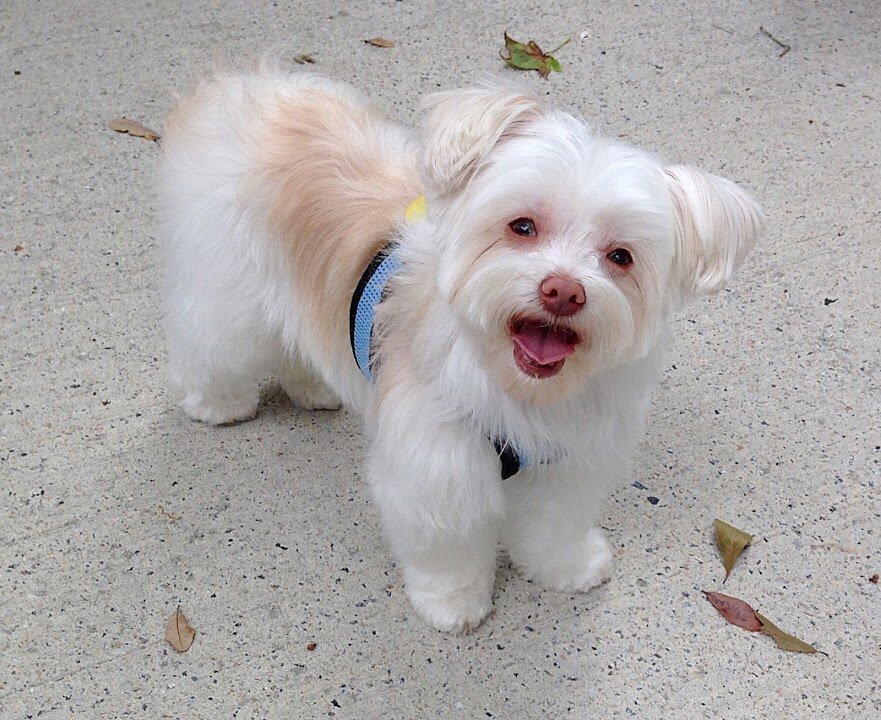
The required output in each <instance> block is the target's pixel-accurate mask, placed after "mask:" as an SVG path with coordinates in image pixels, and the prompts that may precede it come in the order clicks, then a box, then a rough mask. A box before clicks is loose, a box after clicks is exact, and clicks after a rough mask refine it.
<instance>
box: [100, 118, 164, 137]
mask: <svg viewBox="0 0 881 720" xmlns="http://www.w3.org/2000/svg"><path fill="white" fill-rule="evenodd" d="M107 127H109V128H110V129H111V130H115V131H116V132H119V133H126V134H128V135H132V136H133V137H142V138H145V139H147V140H154V141H155V140H158V139H159V133H158V132H156V131H155V130H151V129H150V128H148V127H147V126H145V125H141V123H139V122H138V121H137V120H129V119H128V118H118V119H116V120H111V121H110V122H109V123H108V125H107Z"/></svg>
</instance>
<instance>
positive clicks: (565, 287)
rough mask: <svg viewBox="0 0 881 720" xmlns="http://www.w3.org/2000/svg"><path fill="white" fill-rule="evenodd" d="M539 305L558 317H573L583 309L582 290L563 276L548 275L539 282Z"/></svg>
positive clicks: (578, 284)
mask: <svg viewBox="0 0 881 720" xmlns="http://www.w3.org/2000/svg"><path fill="white" fill-rule="evenodd" d="M540 295H541V304H542V305H544V309H545V310H547V311H548V312H549V313H553V314H554V315H557V316H559V317H566V316H568V315H574V314H575V313H577V312H578V311H579V310H581V308H582V307H584V300H585V298H584V288H583V287H582V285H581V283H580V282H577V281H575V280H573V279H572V278H570V277H566V276H565V275H548V276H547V277H546V278H545V279H544V280H542V282H541V294H540Z"/></svg>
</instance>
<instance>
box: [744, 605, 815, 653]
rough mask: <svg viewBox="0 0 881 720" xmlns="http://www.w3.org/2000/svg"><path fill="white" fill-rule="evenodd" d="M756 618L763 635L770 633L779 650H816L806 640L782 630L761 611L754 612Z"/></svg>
mask: <svg viewBox="0 0 881 720" xmlns="http://www.w3.org/2000/svg"><path fill="white" fill-rule="evenodd" d="M756 619H757V620H758V621H759V623H760V624H761V628H760V629H761V631H762V632H763V633H764V634H765V635H770V636H771V637H772V638H774V642H775V643H777V647H779V648H780V649H781V650H789V651H790V652H800V653H815V652H818V650H817V648H815V647H814V646H813V645H808V644H807V643H806V642H803V641H801V640H799V639H798V638H797V637H793V636H792V635H790V634H789V633H785V632H783V631H782V630H781V629H780V628H779V627H777V626H776V625H775V624H774V623H772V622H771V621H770V620H768V618H766V617H765V616H764V615H762V614H761V613H756Z"/></svg>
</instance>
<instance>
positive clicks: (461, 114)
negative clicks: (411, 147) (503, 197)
mask: <svg viewBox="0 0 881 720" xmlns="http://www.w3.org/2000/svg"><path fill="white" fill-rule="evenodd" d="M422 108H423V110H424V111H425V112H426V118H425V122H424V124H423V144H424V148H425V149H424V156H423V167H424V169H425V174H426V176H427V180H428V181H429V182H430V183H431V184H432V185H433V186H434V189H435V190H438V191H440V192H442V193H446V192H456V191H457V190H460V189H461V188H462V187H464V185H465V184H466V183H467V182H468V180H469V179H470V178H471V177H472V176H473V175H474V173H475V172H476V171H477V169H478V168H479V167H480V163H481V161H483V160H484V159H485V158H486V156H487V155H488V154H489V153H490V151H491V150H492V149H493V148H494V147H495V146H496V144H498V143H499V142H500V141H502V140H503V139H504V138H506V137H510V136H513V135H516V134H517V131H518V129H520V128H523V127H524V126H525V125H526V124H528V123H529V122H530V121H532V120H534V119H536V118H538V117H539V116H540V115H541V114H542V108H541V106H540V105H539V103H538V98H537V97H536V96H535V95H533V94H532V93H531V92H529V91H528V90H526V89H525V88H513V87H504V86H487V87H476V88H467V89H462V90H449V91H447V92H439V93H435V94H433V95H429V96H428V97H427V98H426V99H425V101H424V102H423V104H422Z"/></svg>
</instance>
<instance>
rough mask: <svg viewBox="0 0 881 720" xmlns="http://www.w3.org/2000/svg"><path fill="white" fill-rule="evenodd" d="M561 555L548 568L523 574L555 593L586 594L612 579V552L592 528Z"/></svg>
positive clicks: (600, 533)
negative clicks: (556, 591)
mask: <svg viewBox="0 0 881 720" xmlns="http://www.w3.org/2000/svg"><path fill="white" fill-rule="evenodd" d="M561 555H562V557H559V558H555V559H554V561H551V562H550V563H549V564H548V565H546V566H544V567H539V568H534V569H533V571H532V572H527V573H526V574H527V576H529V577H530V578H531V579H533V580H535V582H537V583H539V584H540V585H542V586H544V587H546V588H550V589H551V590H558V591H559V592H587V591H588V590H592V589H593V588H595V587H597V586H598V585H602V584H603V583H604V582H606V580H608V579H609V578H610V577H611V576H612V565H613V558H612V549H611V548H610V547H609V543H608V542H606V538H605V537H603V533H602V532H601V531H600V530H597V529H596V528H594V529H592V530H588V532H587V534H586V535H585V536H584V539H583V540H582V541H581V542H580V543H578V545H577V546H576V547H573V548H568V549H567V550H566V551H565V552H563V553H561Z"/></svg>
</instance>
